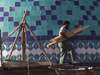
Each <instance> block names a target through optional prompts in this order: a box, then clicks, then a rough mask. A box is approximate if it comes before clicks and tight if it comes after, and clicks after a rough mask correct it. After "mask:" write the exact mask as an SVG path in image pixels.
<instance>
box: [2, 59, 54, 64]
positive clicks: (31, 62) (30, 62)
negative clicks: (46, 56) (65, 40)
mask: <svg viewBox="0 0 100 75" xmlns="http://www.w3.org/2000/svg"><path fill="white" fill-rule="evenodd" d="M4 61H11V62H20V63H27V61H22V60H12V59H5V60H4ZM29 64H39V65H50V62H33V61H29ZM55 64H56V63H55Z"/></svg>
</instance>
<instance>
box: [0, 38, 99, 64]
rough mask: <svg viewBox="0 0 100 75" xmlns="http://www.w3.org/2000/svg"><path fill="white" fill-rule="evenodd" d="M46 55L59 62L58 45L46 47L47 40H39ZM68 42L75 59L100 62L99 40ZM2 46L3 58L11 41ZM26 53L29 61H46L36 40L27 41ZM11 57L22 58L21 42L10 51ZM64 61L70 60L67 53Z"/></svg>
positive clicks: (10, 46) (7, 53)
mask: <svg viewBox="0 0 100 75" xmlns="http://www.w3.org/2000/svg"><path fill="white" fill-rule="evenodd" d="M40 43H41V44H42V46H43V47H44V49H45V51H46V52H47V54H48V56H49V57H50V59H51V60H53V61H54V62H59V47H58V45H54V46H52V47H51V48H47V47H46V45H47V44H48V43H47V42H44V41H40ZM68 44H70V45H73V47H74V48H75V52H76V60H77V61H80V62H100V58H99V57H100V49H99V48H100V41H99V42H98V41H86V40H84V41H80V42H79V41H73V42H71V41H68ZM2 48H3V59H5V58H8V56H9V53H10V50H11V48H12V43H9V42H6V43H4V44H3V46H2ZM26 55H28V57H29V58H30V61H39V62H42V61H48V60H47V58H46V57H45V55H44V53H43V51H42V50H41V49H40V48H39V46H38V44H37V43H36V42H28V43H27V49H26ZM11 59H17V60H21V59H22V50H21V43H20V42H18V43H17V44H16V46H15V49H14V51H13V53H12V57H11ZM65 62H70V56H69V53H68V55H67V56H66V60H65Z"/></svg>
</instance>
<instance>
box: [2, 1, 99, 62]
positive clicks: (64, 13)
mask: <svg viewBox="0 0 100 75" xmlns="http://www.w3.org/2000/svg"><path fill="white" fill-rule="evenodd" d="M99 7H100V0H0V29H1V31H2V40H4V39H5V38H6V37H7V36H8V35H9V34H10V33H11V32H12V31H13V30H14V29H15V28H16V27H17V26H18V25H19V24H20V23H21V21H22V18H23V15H24V12H25V10H28V14H27V17H26V21H27V23H28V24H29V26H30V27H31V29H32V31H33V32H34V34H35V35H36V36H37V38H38V40H39V41H40V43H41V45H42V46H43V47H44V49H45V50H46V52H47V53H48V55H49V57H50V58H51V59H52V60H53V61H54V62H59V47H58V45H54V46H52V47H51V48H47V47H46V45H47V44H48V43H49V41H48V40H49V39H51V38H53V37H55V36H57V35H58V32H59V29H60V27H61V26H62V24H63V21H65V20H69V21H70V22H71V25H70V27H69V30H72V29H74V28H77V27H84V26H86V25H90V28H89V29H87V30H85V31H84V32H83V33H81V34H79V35H77V36H75V37H73V38H71V39H70V40H68V43H69V44H71V45H73V47H74V48H75V51H76V59H77V60H78V61H80V62H100V60H99V59H100V41H99V40H100V36H99V35H100V33H99V32H100V15H99V14H100V8H99ZM26 31H27V32H26V34H27V49H26V53H27V54H28V55H29V58H30V61H41V62H42V61H47V59H46V57H45V55H44V54H43V52H42V50H41V49H40V48H39V46H38V45H37V43H36V41H35V40H34V38H33V37H32V35H31V33H30V32H29V30H28V28H27V29H26ZM16 34H17V32H15V33H14V34H13V35H12V36H11V37H10V38H9V39H8V40H7V41H6V42H5V43H3V44H2V51H3V52H2V53H3V59H5V58H7V57H8V55H9V53H10V50H11V47H12V44H13V41H14V39H15V37H16ZM21 53H22V52H21V34H20V36H19V38H18V42H17V44H16V47H15V49H14V52H13V54H12V57H11V58H12V59H19V60H21ZM68 61H70V58H69V57H67V58H66V61H65V62H68Z"/></svg>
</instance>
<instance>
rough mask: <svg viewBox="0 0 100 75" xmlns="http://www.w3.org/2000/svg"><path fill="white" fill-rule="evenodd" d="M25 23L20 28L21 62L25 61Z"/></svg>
mask: <svg viewBox="0 0 100 75" xmlns="http://www.w3.org/2000/svg"><path fill="white" fill-rule="evenodd" d="M25 29H26V28H25V23H24V25H23V27H22V39H21V41H22V60H23V61H25V49H26V39H25V37H26V36H25V33H26V30H25Z"/></svg>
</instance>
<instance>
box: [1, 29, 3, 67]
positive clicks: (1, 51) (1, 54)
mask: <svg viewBox="0 0 100 75" xmlns="http://www.w3.org/2000/svg"><path fill="white" fill-rule="evenodd" d="M1 42H2V40H1V30H0V53H1V54H0V57H1V67H2V63H3V62H2V43H1Z"/></svg>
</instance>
